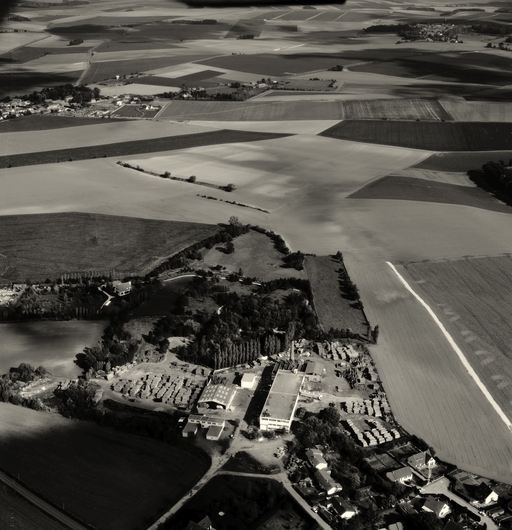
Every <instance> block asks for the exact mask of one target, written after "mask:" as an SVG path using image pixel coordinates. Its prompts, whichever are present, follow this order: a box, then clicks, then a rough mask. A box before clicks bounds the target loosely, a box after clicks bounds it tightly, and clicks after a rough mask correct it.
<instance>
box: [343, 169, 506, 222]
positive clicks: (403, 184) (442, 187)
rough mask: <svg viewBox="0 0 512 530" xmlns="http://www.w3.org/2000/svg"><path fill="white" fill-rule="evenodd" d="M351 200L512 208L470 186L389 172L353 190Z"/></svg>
mask: <svg viewBox="0 0 512 530" xmlns="http://www.w3.org/2000/svg"><path fill="white" fill-rule="evenodd" d="M349 198H351V199H399V200H406V201H423V202H440V203H446V204H462V205H464V206H473V207H475V208H484V209H485V210H491V211H494V212H503V213H512V208H510V207H509V206H506V205H505V204H503V203H501V202H499V201H498V200H497V199H495V198H494V197H493V196H492V195H490V194H489V193H486V192H485V191H484V190H482V189H480V188H476V187H475V188H474V187H471V186H457V185H456V184H448V183H445V182H434V181H432V180H426V179H419V178H408V177H397V176H392V175H389V176H387V177H384V178H381V179H379V180H376V181H374V182H371V183H370V184H368V185H367V186H365V187H364V188H361V189H360V190H358V191H356V192H355V193H353V194H352V195H350V196H349Z"/></svg>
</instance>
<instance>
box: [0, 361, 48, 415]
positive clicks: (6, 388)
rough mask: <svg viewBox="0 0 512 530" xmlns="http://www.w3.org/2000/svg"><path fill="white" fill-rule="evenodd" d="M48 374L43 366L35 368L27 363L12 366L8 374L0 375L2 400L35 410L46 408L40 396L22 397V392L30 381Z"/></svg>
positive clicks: (0, 399)
mask: <svg viewBox="0 0 512 530" xmlns="http://www.w3.org/2000/svg"><path fill="white" fill-rule="evenodd" d="M47 374H48V372H47V371H46V369H45V368H44V367H43V366H39V367H38V368H33V367H32V366H31V365H30V364H27V363H21V364H20V365H19V366H18V367H17V368H15V367H13V368H11V369H10V370H9V373H8V374H4V375H2V376H0V401H3V402H4V403H12V404H13V405H21V406H22V407H27V408H30V409H34V410H45V409H46V407H45V406H44V405H43V403H42V401H41V400H40V399H39V398H31V397H28V398H26V397H22V396H21V394H20V392H21V390H23V388H24V387H25V386H26V385H27V384H28V383H32V382H34V381H37V380H38V379H42V378H44V377H46V375H47Z"/></svg>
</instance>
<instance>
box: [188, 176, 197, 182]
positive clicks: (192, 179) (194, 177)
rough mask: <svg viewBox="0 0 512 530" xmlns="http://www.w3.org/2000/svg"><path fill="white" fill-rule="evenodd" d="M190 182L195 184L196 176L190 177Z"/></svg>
mask: <svg viewBox="0 0 512 530" xmlns="http://www.w3.org/2000/svg"><path fill="white" fill-rule="evenodd" d="M188 181H189V182H195V181H196V176H195V175H190V177H188Z"/></svg>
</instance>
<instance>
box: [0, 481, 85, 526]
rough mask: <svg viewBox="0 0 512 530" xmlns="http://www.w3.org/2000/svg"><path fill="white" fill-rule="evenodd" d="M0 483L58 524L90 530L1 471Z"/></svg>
mask: <svg viewBox="0 0 512 530" xmlns="http://www.w3.org/2000/svg"><path fill="white" fill-rule="evenodd" d="M0 481H2V482H4V483H5V484H7V485H8V486H10V487H11V488H12V489H14V490H15V491H16V493H18V494H20V495H21V496H22V497H25V499H27V501H29V502H30V503H32V504H33V505H34V506H36V507H37V508H39V509H40V510H42V511H43V512H45V513H47V514H48V515H50V516H51V517H53V518H54V519H57V521H59V522H60V523H62V524H65V525H66V526H67V527H69V528H71V529H72V530H90V527H89V526H84V525H83V524H81V523H79V522H78V521H75V520H74V519H71V517H68V516H67V515H66V514H64V513H62V512H61V511H60V510H59V509H58V508H55V507H54V506H52V505H51V504H48V503H47V502H46V501H44V500H43V499H41V498H40V497H38V496H37V495H36V494H35V493H32V492H31V491H29V490H28V489H26V488H24V487H23V486H21V485H20V484H19V483H18V482H17V481H16V480H14V479H13V478H11V477H9V476H8V475H6V474H5V473H3V472H2V471H0Z"/></svg>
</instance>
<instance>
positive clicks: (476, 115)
mask: <svg viewBox="0 0 512 530" xmlns="http://www.w3.org/2000/svg"><path fill="white" fill-rule="evenodd" d="M441 103H442V105H443V107H444V108H445V109H446V110H447V111H448V112H449V113H450V114H451V115H452V116H453V118H454V119H455V120H457V121H494V122H496V121H512V105H510V103H508V102H505V101H466V100H464V99H463V98H460V99H459V98H457V99H455V98H454V99H452V98H450V99H443V100H442V101H441Z"/></svg>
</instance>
